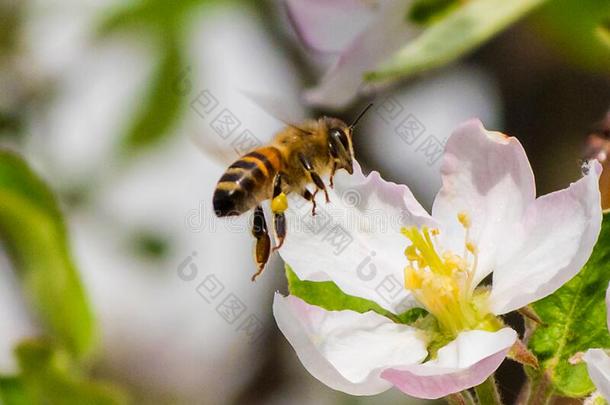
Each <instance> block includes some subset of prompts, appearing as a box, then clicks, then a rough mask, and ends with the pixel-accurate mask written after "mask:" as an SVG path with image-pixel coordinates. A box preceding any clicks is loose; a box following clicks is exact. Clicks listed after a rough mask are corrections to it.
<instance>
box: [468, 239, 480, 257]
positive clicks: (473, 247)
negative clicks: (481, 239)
mask: <svg viewBox="0 0 610 405" xmlns="http://www.w3.org/2000/svg"><path fill="white" fill-rule="evenodd" d="M466 250H468V251H469V252H470V253H472V254H473V255H476V254H477V252H478V250H477V245H475V244H474V242H466Z"/></svg>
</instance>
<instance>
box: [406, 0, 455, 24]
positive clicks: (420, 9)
mask: <svg viewBox="0 0 610 405" xmlns="http://www.w3.org/2000/svg"><path fill="white" fill-rule="evenodd" d="M459 5H460V0H417V1H414V2H413V5H412V6H411V8H410V9H409V13H408V15H407V17H408V19H409V21H411V22H414V23H416V24H422V25H426V24H430V23H431V22H433V21H435V20H438V19H439V18H441V17H443V16H444V15H445V14H447V13H449V12H451V11H453V9H455V8H456V7H458V6H459Z"/></svg>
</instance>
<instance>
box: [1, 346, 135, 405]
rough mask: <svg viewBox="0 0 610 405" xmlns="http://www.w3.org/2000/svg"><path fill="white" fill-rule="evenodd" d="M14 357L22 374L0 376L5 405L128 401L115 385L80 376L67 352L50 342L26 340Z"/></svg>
mask: <svg viewBox="0 0 610 405" xmlns="http://www.w3.org/2000/svg"><path fill="white" fill-rule="evenodd" d="M15 353H16V356H17V359H18V363H19V366H20V369H21V373H20V374H19V375H18V376H16V377H3V378H0V398H1V399H2V400H3V401H4V402H3V403H6V404H7V405H21V404H53V405H62V404H65V405H74V404H79V405H81V404H82V405H121V404H127V403H128V400H127V397H126V395H125V394H124V393H122V392H121V391H119V390H118V389H117V388H115V387H113V386H110V385H108V384H105V383H101V382H98V381H91V380H88V379H86V378H85V377H83V375H82V374H81V373H80V370H78V369H77V367H75V365H74V364H72V362H71V357H70V355H69V354H68V353H66V352H62V351H61V350H55V349H54V348H53V347H52V346H51V344H50V343H49V342H46V341H40V340H31V341H25V342H22V343H20V344H19V345H18V347H17V349H16V351H15Z"/></svg>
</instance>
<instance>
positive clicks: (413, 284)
mask: <svg viewBox="0 0 610 405" xmlns="http://www.w3.org/2000/svg"><path fill="white" fill-rule="evenodd" d="M421 286H422V278H421V276H420V275H419V274H417V270H415V269H414V268H413V267H411V266H407V267H405V288H406V289H408V290H417V289H419V288H421Z"/></svg>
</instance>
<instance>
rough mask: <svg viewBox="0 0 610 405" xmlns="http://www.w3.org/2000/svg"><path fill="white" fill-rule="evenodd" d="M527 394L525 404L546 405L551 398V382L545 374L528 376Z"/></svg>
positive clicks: (552, 390) (552, 392) (553, 391)
mask: <svg viewBox="0 0 610 405" xmlns="http://www.w3.org/2000/svg"><path fill="white" fill-rule="evenodd" d="M527 387H528V396H527V402H525V404H526V405H547V404H550V403H551V401H552V400H553V394H554V393H555V390H554V389H553V384H551V382H550V381H549V379H548V378H547V377H546V375H544V374H542V375H538V376H535V377H530V379H529V382H528V384H527Z"/></svg>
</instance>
